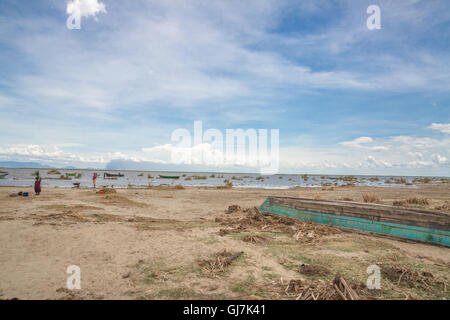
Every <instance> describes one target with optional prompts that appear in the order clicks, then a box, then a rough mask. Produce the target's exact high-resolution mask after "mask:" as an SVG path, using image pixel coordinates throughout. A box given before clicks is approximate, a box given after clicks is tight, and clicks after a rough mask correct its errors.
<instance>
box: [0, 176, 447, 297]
mask: <svg viewBox="0 0 450 320" xmlns="http://www.w3.org/2000/svg"><path fill="white" fill-rule="evenodd" d="M98 190H99V189H97V190H94V189H62V188H44V190H43V192H42V194H41V195H40V196H35V195H34V193H33V192H32V188H17V187H2V188H0V199H1V207H0V244H1V245H0V299H11V298H18V299H194V298H195V299H227V298H236V299H248V298H250V299H259V298H266V299H296V298H299V296H300V293H301V292H304V291H302V290H303V289H304V288H306V287H308V286H309V287H310V288H313V289H314V288H319V287H320V286H321V285H324V284H326V283H328V282H329V281H332V280H333V278H334V277H335V275H336V273H339V274H341V275H342V277H344V278H345V279H346V281H347V282H348V283H351V284H352V285H353V286H354V287H355V288H360V289H361V288H362V287H363V286H364V285H365V283H366V280H367V277H368V274H367V267H368V266H370V265H374V264H376V265H379V266H380V267H381V269H382V270H383V273H382V282H381V284H382V285H381V290H375V291H371V292H368V291H367V290H366V289H361V290H359V291H358V294H359V295H360V296H361V297H362V298H371V299H372V298H379V299H441V298H443V297H446V298H450V296H449V293H448V289H447V287H448V284H449V282H448V280H449V276H450V272H449V271H450V250H449V249H448V248H445V247H439V246H435V245H427V244H417V243H408V242H403V241H397V240H392V239H387V238H382V237H374V236H369V235H361V234H355V233H348V232H341V231H340V230H338V229H336V228H332V227H328V226H318V225H302V226H300V225H295V224H292V223H287V222H286V221H276V220H273V219H272V220H268V218H264V219H263V218H260V217H259V216H257V213H256V211H254V210H247V209H249V208H253V207H255V206H259V205H261V204H262V203H263V201H264V200H265V199H266V197H267V196H269V195H274V196H292V197H306V198H313V199H314V198H316V199H330V200H331V199H334V200H342V199H346V200H350V199H351V200H354V201H362V195H363V194H366V193H370V192H374V193H376V195H377V196H379V197H380V199H381V200H380V201H381V202H382V203H385V204H392V202H393V201H395V200H405V199H408V198H411V197H419V198H426V199H428V204H427V205H424V208H426V209H430V210H439V211H442V212H446V213H449V214H450V208H449V202H450V185H449V184H448V183H441V184H430V185H421V186H419V187H418V188H414V189H411V188H407V187H395V188H389V187H355V186H344V187H336V188H298V189H295V190H263V189H238V188H231V189H217V188H194V187H192V188H185V189H180V190H175V189H173V188H160V189H158V188H153V189H143V188H141V189H132V188H128V189H114V191H113V192H111V193H108V192H107V193H106V194H98V193H96V191H98ZM18 191H28V192H29V193H30V196H29V197H28V198H23V197H13V196H11V194H16V193H17V192H18ZM232 205H237V206H239V207H240V208H241V209H239V208H237V209H235V210H234V211H233V213H231V214H225V212H226V211H227V210H228V208H229V206H232ZM265 219H266V220H265ZM261 221H262V222H261ZM301 228H303V229H301ZM299 230H300V231H302V230H303V231H305V232H303V233H301V232H299ZM311 232H312V233H311ZM299 235H301V236H299ZM224 250H226V251H225V253H224ZM69 265H77V266H79V267H80V269H81V290H73V291H70V290H68V289H67V288H66V280H67V278H68V277H69V274H67V273H66V269H67V267H68V266H69ZM308 267H309V269H308ZM394 267H395V268H397V269H395V270H402V271H401V272H400V275H398V276H395V275H392V273H389V270H391V271H392V270H394V269H393V268H394ZM389 268H390V269H389ZM402 274H403V275H402ZM430 274H431V275H432V276H430ZM401 275H402V277H403V279H401V278H400V276H401ZM399 278H400V279H399ZM424 281H425V284H424V283H423V282H424ZM300 283H301V286H302V287H303V289H297V288H296V284H300ZM313 289H311V290H313ZM314 290H315V289H314ZM355 290H356V289H355ZM311 292H312V291H311ZM300 298H301V297H300Z"/></svg>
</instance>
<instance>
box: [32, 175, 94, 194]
mask: <svg viewBox="0 0 450 320" xmlns="http://www.w3.org/2000/svg"><path fill="white" fill-rule="evenodd" d="M35 175H36V177H35V179H34V192H35V193H36V195H37V196H38V195H40V194H41V181H42V178H41V175H40V174H39V171H36V174H35ZM92 182H93V184H94V189H95V188H96V184H97V173H96V172H94V174H93V175H92Z"/></svg>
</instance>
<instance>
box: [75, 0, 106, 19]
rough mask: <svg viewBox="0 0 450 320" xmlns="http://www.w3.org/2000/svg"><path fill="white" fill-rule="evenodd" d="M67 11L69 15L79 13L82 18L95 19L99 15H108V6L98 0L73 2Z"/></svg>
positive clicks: (77, 0)
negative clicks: (90, 17)
mask: <svg viewBox="0 0 450 320" xmlns="http://www.w3.org/2000/svg"><path fill="white" fill-rule="evenodd" d="M66 11H67V14H69V15H71V14H74V13H79V14H80V15H81V16H82V17H89V16H93V17H95V16H96V15H97V14H98V13H101V12H103V13H106V6H105V4H104V3H103V2H99V1H98V0H71V1H69V2H68V3H67V9H66Z"/></svg>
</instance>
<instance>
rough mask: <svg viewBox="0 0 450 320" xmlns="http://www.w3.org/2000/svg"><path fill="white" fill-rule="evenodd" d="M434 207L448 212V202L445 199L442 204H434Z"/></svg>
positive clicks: (449, 211)
mask: <svg viewBox="0 0 450 320" xmlns="http://www.w3.org/2000/svg"><path fill="white" fill-rule="evenodd" d="M434 209H435V210H439V211H444V212H448V213H450V202H448V201H446V202H445V203H444V204H442V205H440V206H436V207H435V208H434Z"/></svg>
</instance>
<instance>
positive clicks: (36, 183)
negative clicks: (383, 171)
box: [34, 171, 41, 195]
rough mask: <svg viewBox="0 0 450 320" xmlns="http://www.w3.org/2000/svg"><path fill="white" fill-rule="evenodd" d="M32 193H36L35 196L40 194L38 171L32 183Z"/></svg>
mask: <svg viewBox="0 0 450 320" xmlns="http://www.w3.org/2000/svg"><path fill="white" fill-rule="evenodd" d="M34 192H36V195H39V194H40V193H41V176H40V175H39V171H38V172H36V179H35V181H34Z"/></svg>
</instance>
